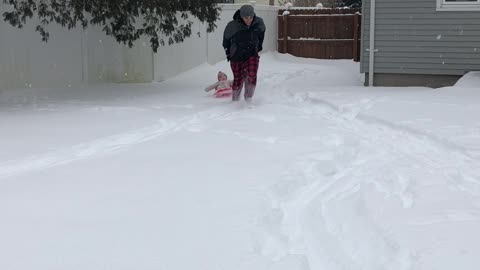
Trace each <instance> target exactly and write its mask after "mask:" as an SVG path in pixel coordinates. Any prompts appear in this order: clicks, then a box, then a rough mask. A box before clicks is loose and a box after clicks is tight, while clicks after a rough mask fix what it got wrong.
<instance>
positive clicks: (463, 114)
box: [0, 53, 480, 270]
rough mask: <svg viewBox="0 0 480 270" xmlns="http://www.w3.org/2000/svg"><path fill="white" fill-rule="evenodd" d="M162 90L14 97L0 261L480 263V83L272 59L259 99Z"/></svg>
mask: <svg viewBox="0 0 480 270" xmlns="http://www.w3.org/2000/svg"><path fill="white" fill-rule="evenodd" d="M218 70H223V71H225V72H226V73H227V74H229V76H230V77H231V72H230V70H229V67H228V64H227V63H226V62H221V63H218V64H217V65H215V66H211V65H207V64H205V65H203V66H200V67H197V68H195V69H193V70H190V71H188V72H185V73H183V74H181V75H179V76H177V77H175V78H173V79H170V80H167V81H164V82H162V83H151V84H137V85H132V84H114V85H97V86H89V87H85V88H68V87H66V88H65V89H38V88H35V86H32V87H33V88H32V89H23V90H4V91H3V92H2V93H1V94H0V126H1V127H2V131H1V140H0V149H2V151H1V152H0V239H1V241H0V269H9V270H29V269H32V270H33V269H35V270H56V269H59V270H60V269H62V270H65V269H69V270H76V269H79V270H80V269H81V270H86V269H89V270H95V269H115V270H118V269H166V270H167V269H168V270H175V269H182V270H187V269H205V270H207V269H208V270H217V269H218V270H220V269H229V270H234V269H249V270H254V269H275V270H308V269H310V270H317V269H329V270H337V269H347V270H350V269H352V270H353V269H355V270H359V269H368V270H370V269H372V270H374V269H375V270H376V269H392V270H393V269H395V270H397V269H399V270H400V269H402V270H406V269H415V270H423V269H425V270H427V269H428V270H431V269H445V270H447V269H448V270H451V269H462V270H464V269H472V270H473V269H478V268H479V267H480V256H478V255H480V253H479V250H480V234H479V233H478V228H479V225H480V197H479V195H480V166H479V165H480V164H479V161H480V121H479V120H478V116H479V115H480V106H478V102H479V100H480V91H479V90H480V89H479V85H480V75H479V73H475V72H472V73H469V74H467V75H466V76H464V77H463V78H462V79H461V80H460V81H459V82H458V83H457V85H456V86H454V87H446V88H440V89H429V88H421V87H410V88H386V87H374V88H367V87H363V86H362V82H361V81H360V78H361V76H360V74H359V73H358V70H359V69H358V63H354V62H352V61H347V60H313V59H301V58H295V57H292V56H289V55H280V54H276V53H267V54H263V55H262V57H261V64H260V71H259V81H258V87H257V92H256V95H255V98H254V105H253V108H250V107H249V106H247V105H246V104H245V103H244V102H243V101H242V102H238V103H232V102H231V101H229V100H228V99H215V98H213V97H212V96H211V92H210V93H205V92H204V91H203V88H204V87H205V86H206V85H209V84H211V83H213V82H215V79H216V74H217V72H218Z"/></svg>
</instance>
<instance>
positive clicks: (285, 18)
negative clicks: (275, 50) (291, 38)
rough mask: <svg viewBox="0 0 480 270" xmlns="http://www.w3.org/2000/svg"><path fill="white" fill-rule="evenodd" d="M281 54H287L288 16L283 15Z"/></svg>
mask: <svg viewBox="0 0 480 270" xmlns="http://www.w3.org/2000/svg"><path fill="white" fill-rule="evenodd" d="M282 18H283V53H288V20H287V18H288V14H283V17H282Z"/></svg>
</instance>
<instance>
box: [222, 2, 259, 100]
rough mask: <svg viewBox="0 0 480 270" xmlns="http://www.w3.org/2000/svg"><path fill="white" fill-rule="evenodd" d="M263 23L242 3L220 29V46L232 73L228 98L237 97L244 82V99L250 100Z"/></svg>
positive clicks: (253, 86)
mask: <svg viewBox="0 0 480 270" xmlns="http://www.w3.org/2000/svg"><path fill="white" fill-rule="evenodd" d="M264 37H265V24H264V23H263V19H262V18H260V17H258V16H256V15H255V11H254V8H253V6H251V5H244V6H242V7H241V8H240V9H239V10H237V11H236V12H235V14H234V15H233V20H232V21H230V22H229V23H228V24H227V26H226V27H225V31H224V32H223V48H224V49H225V53H226V55H227V60H228V61H230V67H231V68H232V73H233V77H234V78H233V84H232V90H233V94H232V100H233V101H238V100H239V99H240V94H241V92H242V88H243V85H245V93H244V97H245V101H247V102H250V101H251V100H252V97H253V93H254V92H255V87H256V85H257V71H258V64H259V60H260V56H259V55H258V52H259V51H261V50H262V49H263V48H262V46H263V39H264Z"/></svg>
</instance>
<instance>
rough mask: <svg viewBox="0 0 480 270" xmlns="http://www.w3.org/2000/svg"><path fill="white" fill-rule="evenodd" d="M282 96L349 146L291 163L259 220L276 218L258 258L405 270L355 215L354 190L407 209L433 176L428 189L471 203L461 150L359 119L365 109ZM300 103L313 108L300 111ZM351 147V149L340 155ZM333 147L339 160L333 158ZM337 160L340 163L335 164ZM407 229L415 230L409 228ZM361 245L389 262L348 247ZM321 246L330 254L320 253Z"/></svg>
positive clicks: (397, 253) (470, 167) (468, 170)
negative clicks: (370, 190) (458, 194)
mask: <svg viewBox="0 0 480 270" xmlns="http://www.w3.org/2000/svg"><path fill="white" fill-rule="evenodd" d="M285 95H286V98H285V99H286V100H287V102H286V103H284V105H285V106H291V107H294V108H296V109H297V110H300V111H303V112H304V113H305V114H308V115H309V116H311V117H312V120H313V119H314V118H315V117H318V118H321V119H326V120H328V121H329V122H331V123H333V124H334V125H333V126H334V127H335V131H336V132H337V134H334V135H333V136H338V137H339V138H340V140H339V141H342V140H341V139H342V137H344V136H345V134H350V138H351V140H353V141H354V144H350V145H348V144H343V145H340V146H341V147H338V146H339V145H333V144H329V143H324V144H323V145H320V146H315V145H313V146H312V153H310V154H308V155H306V156H301V157H297V158H296V159H295V160H294V165H292V167H291V168H289V169H288V170H287V172H286V176H285V178H284V179H283V180H282V181H280V182H279V183H278V184H277V185H276V186H274V187H273V190H272V191H271V197H272V201H273V205H274V208H273V209H272V213H270V214H268V213H267V216H268V215H275V216H279V215H280V219H278V218H277V221H276V222H278V223H277V224H266V225H267V226H270V227H272V226H274V227H278V228H277V229H276V230H275V231H277V232H278V233H277V234H271V233H269V232H267V233H266V234H267V236H265V237H266V239H267V241H266V242H267V243H277V245H272V244H267V245H265V246H264V248H263V254H267V255H268V256H269V257H273V258H275V260H280V259H281V258H286V256H288V255H292V254H304V255H305V256H306V257H307V259H306V260H307V261H309V264H310V265H309V266H310V268H311V269H337V268H338V269H363V268H365V269H366V268H378V269H385V268H389V269H411V266H412V264H413V263H414V261H415V259H413V257H414V255H413V254H410V253H409V251H408V250H406V249H402V248H401V247H400V246H399V245H398V243H396V240H395V239H392V238H391V237H390V236H389V234H388V233H387V232H385V231H384V230H383V229H382V228H381V227H379V226H378V224H376V220H375V217H373V216H362V214H359V213H358V210H359V209H358V208H359V207H360V208H361V207H362V205H363V203H364V202H363V200H364V199H363V196H368V195H364V193H363V191H362V190H363V189H364V188H366V187H367V186H373V187H374V189H375V190H377V191H378V192H380V193H383V194H385V196H386V197H394V198H397V199H398V200H399V201H400V202H401V204H402V206H403V208H412V207H413V206H414V205H415V200H416V195H415V194H412V193H411V192H410V186H415V185H418V184H419V183H418V182H419V180H420V182H422V181H421V179H417V178H416V177H418V175H421V174H422V173H426V174H431V175H437V176H438V177H439V178H438V180H439V181H438V182H432V183H431V184H432V185H446V186H448V187H450V188H451V189H452V190H459V191H462V192H465V193H466V194H469V195H471V196H479V195H480V181H479V179H480V171H479V169H478V168H480V166H479V165H480V164H479V159H478V158H476V157H475V156H474V154H473V153H471V152H469V151H468V149H466V148H465V147H463V146H460V145H457V144H455V143H452V142H449V141H448V140H446V139H443V138H440V137H437V136H434V135H432V134H429V133H427V132H423V131H419V130H416V129H413V128H409V127H405V126H401V125H396V124H394V123H390V122H388V121H384V120H382V119H378V118H375V117H372V116H369V115H367V114H364V113H362V111H363V109H362V108H363V107H365V106H369V104H358V106H356V107H355V106H354V107H353V108H349V109H347V110H345V109H343V108H340V107H338V106H336V105H334V104H332V103H330V102H328V101H325V100H322V99H319V98H316V97H313V96H312V95H311V94H309V93H306V94H291V93H289V92H288V91H286V92H285ZM305 103H310V104H313V105H314V106H301V105H302V104H305ZM351 145H353V147H351V149H346V148H348V147H349V146H351ZM315 147H318V150H315ZM340 148H343V150H341V151H342V152H343V153H339V151H340V150H339V149H340ZM349 153H350V154H349ZM345 154H347V157H346V158H343V159H341V158H340V157H341V156H342V155H343V156H345ZM331 158H333V160H330V159H331ZM436 180H437V179H436ZM414 190H415V189H414ZM319 206H321V209H318V207H319ZM339 207H341V208H339ZM332 209H334V210H332ZM279 212H280V214H279ZM366 212H367V211H366ZM478 213H480V211H478ZM478 213H477V212H475V213H473V214H472V213H466V212H465V213H458V214H455V215H446V216H445V217H440V218H439V217H432V218H431V219H432V220H430V219H428V220H422V221H421V222H420V223H418V222H417V223H418V224H433V223H448V222H457V221H462V219H458V218H457V217H462V216H468V217H469V219H468V220H480V214H478ZM312 217H315V219H314V220H315V223H314V224H312V223H311V222H309V221H308V220H310V221H311V220H312ZM267 219H268V218H267ZM349 219H350V220H351V219H354V220H355V222H354V223H355V226H360V227H361V230H363V231H364V234H363V235H358V234H356V232H357V231H358V228H356V229H351V228H349V227H348V226H347V227H345V226H346V225H345V223H344V221H345V220H349ZM274 223H275V222H274ZM412 224H416V223H415V221H413V223H412ZM315 239H316V240H315ZM319 239H320V240H319ZM319 243H324V245H323V246H322V245H319ZM361 243H368V245H370V250H375V249H380V250H384V251H387V252H380V254H383V253H385V254H391V255H390V256H389V257H385V258H377V257H371V254H368V253H362V251H359V250H358V249H357V248H356V247H357V246H358V245H359V244H361ZM325 247H329V248H332V247H337V248H336V249H334V250H326V249H325ZM366 250H369V248H367V249H366ZM352 254H356V255H352ZM393 265H395V267H394V268H392V266H393Z"/></svg>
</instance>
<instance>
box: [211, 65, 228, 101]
mask: <svg viewBox="0 0 480 270" xmlns="http://www.w3.org/2000/svg"><path fill="white" fill-rule="evenodd" d="M217 78H218V81H217V82H216V83H214V84H212V85H209V86H207V87H206V88H205V92H208V91H211V90H213V89H215V93H214V94H213V96H214V97H217V98H219V97H231V96H232V83H233V80H227V74H225V73H223V72H221V71H219V72H218V75H217Z"/></svg>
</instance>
